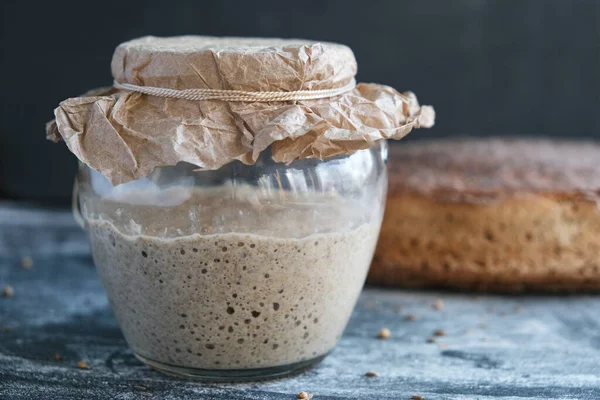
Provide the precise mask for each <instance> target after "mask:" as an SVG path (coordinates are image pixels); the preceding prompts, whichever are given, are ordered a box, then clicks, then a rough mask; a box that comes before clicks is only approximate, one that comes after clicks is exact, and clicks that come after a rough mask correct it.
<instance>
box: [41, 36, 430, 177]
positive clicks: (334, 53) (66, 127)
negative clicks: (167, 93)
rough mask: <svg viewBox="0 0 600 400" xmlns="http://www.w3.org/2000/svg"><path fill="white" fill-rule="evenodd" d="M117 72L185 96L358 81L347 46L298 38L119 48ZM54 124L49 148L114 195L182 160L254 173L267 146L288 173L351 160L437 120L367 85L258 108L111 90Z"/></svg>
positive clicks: (402, 97)
mask: <svg viewBox="0 0 600 400" xmlns="http://www.w3.org/2000/svg"><path fill="white" fill-rule="evenodd" d="M240 46H253V47H249V48H246V47H244V48H241V47H240ZM111 66H112V71H113V76H114V78H115V80H117V81H118V82H122V83H132V84H136V85H147V86H156V87H166V88H173V89H179V90H183V89H192V88H211V89H226V90H227V89H228V90H247V91H276V90H278V91H290V90H317V89H330V88H334V87H338V86H341V85H344V84H346V83H348V82H349V81H350V80H351V79H352V78H353V77H354V75H355V74H356V62H355V60H354V55H353V54H352V51H351V50H350V49H349V48H348V47H346V46H342V45H337V44H331V43H311V42H308V41H301V40H293V39H288V40H278V39H239V38H226V39H224V38H211V37H208V38H207V37H180V38H153V37H146V38H141V39H136V40H133V41H131V42H126V43H124V44H122V45H120V46H119V47H118V48H117V49H116V51H115V54H114V56H113V61H112V65H111ZM54 114H55V121H52V122H51V123H49V124H48V126H47V137H48V139H50V140H53V141H59V140H60V139H62V140H64V141H65V143H66V144H67V146H68V148H69V149H70V150H71V152H73V154H75V155H76V156H77V157H78V158H79V160H80V161H82V162H84V163H85V164H87V165H88V166H90V167H91V168H92V169H94V170H96V171H98V172H100V173H101V174H103V175H104V176H106V177H107V178H108V179H109V181H110V182H111V183H112V184H113V185H118V184H121V183H126V182H129V181H132V180H136V179H139V178H142V177H144V176H146V175H148V174H149V173H151V172H152V171H153V170H154V169H155V168H157V167H161V166H172V165H175V164H177V163H178V162H188V163H191V164H194V165H197V166H198V167H199V168H201V169H218V168H220V167H222V166H223V165H225V164H227V163H230V162H232V161H234V160H239V161H241V162H243V163H245V164H249V165H250V164H253V163H254V162H256V160H257V159H258V157H259V155H260V154H261V152H263V151H265V150H266V149H267V148H269V147H270V148H271V152H272V157H273V159H274V160H275V161H276V162H282V163H290V162H292V161H294V160H297V159H301V158H306V157H314V158H319V159H324V158H327V157H332V156H339V155H344V154H350V153H352V152H354V151H356V150H360V149H366V148H369V147H371V146H372V145H373V143H374V142H375V141H377V140H381V139H401V138H402V137H404V136H406V135H407V134H408V133H409V132H410V131H411V130H412V129H413V128H420V127H430V126H432V125H433V123H434V120H435V113H434V111H433V108H431V107H428V106H419V103H418V102H417V98H416V96H415V95H414V94H413V93H411V92H406V93H404V94H400V93H398V92H397V91H396V90H394V89H393V88H391V87H388V86H385V85H378V84H364V83H363V84H358V85H357V86H356V88H355V89H353V90H352V91H349V92H347V93H345V94H343V95H340V96H337V97H332V98H325V99H317V100H306V101H294V102H291V101H290V102H251V103H250V102H222V101H218V100H204V101H189V100H183V99H172V98H160V97H153V96H146V95H143V94H139V93H132V92H124V91H117V90H114V89H111V88H102V89H96V90H93V91H91V92H88V93H86V94H85V95H83V96H81V97H75V98H70V99H67V100H65V101H63V102H61V103H60V105H59V106H58V108H56V109H55V111H54Z"/></svg>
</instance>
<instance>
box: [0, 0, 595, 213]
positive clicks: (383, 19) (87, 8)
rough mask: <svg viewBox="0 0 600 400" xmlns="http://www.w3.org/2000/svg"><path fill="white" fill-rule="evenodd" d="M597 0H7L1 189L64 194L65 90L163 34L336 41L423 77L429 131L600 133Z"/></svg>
mask: <svg viewBox="0 0 600 400" xmlns="http://www.w3.org/2000/svg"><path fill="white" fill-rule="evenodd" d="M599 14H600V1H595V0H452V1H447V0H404V1H400V0H398V1H394V0H388V1H384V0H369V1H361V0H346V1H342V0H340V1H325V0H320V1H316V0H315V1H308V0H303V1H295V2H287V1H267V0H254V1H242V0H240V1H217V0H215V1H198V0H196V1H193V0H187V1H164V0H143V1H142V0H127V1H126V0H121V1H111V0H103V1H97V2H87V1H62V2H58V3H57V2H53V1H37V2H36V1H13V0H2V1H1V2H0V15H1V23H0V29H1V33H0V79H1V85H0V89H1V98H2V104H1V107H0V110H1V111H0V197H2V196H4V197H9V198H17V199H29V200H35V201H38V202H47V203H50V202H52V203H66V202H67V201H68V197H69V194H70V190H71V184H72V179H73V174H74V169H75V164H76V163H75V158H74V157H73V156H72V155H71V154H70V153H69V152H68V151H67V150H66V147H65V146H64V144H59V145H56V144H52V143H50V142H47V141H46V140H45V138H44V135H45V133H44V124H45V122H47V121H48V120H50V119H52V117H53V114H52V110H53V108H54V107H55V106H56V105H57V104H58V102H60V101H61V100H63V99H65V98H67V97H71V96H76V95H78V94H80V93H82V92H84V91H86V90H87V89H89V88H93V87H98V86H105V85H108V84H110V82H111V81H112V79H111V76H110V59H111V56H112V52H113V49H114V47H115V46H116V45H117V44H119V43H120V42H122V41H125V40H128V39H131V38H134V37H137V36H142V35H147V34H154V35H157V36H165V35H177V34H204V35H239V36H282V37H305V38H310V39H322V40H327V41H336V42H341V43H345V44H347V45H349V46H350V47H352V49H353V50H354V52H355V53H356V58H357V59H358V63H359V73H358V79H359V80H360V81H367V82H369V81H371V82H381V83H386V84H389V85H391V86H394V87H395V88H397V89H398V90H409V89H410V90H413V91H414V92H416V93H417V95H418V96H419V99H420V100H421V102H423V103H426V104H432V105H434V106H435V107H436V110H437V113H438V123H437V125H436V127H435V128H434V129H432V130H430V131H424V130H423V131H418V132H415V133H414V134H413V139H414V138H416V137H417V136H419V137H422V138H431V137H440V136H452V135H478V136H487V135H503V134H511V135H515V134H528V135H545V136H568V137H598V136H599V135H600V130H599V128H600V113H599V112H598V111H597V107H598V105H599V101H598V92H599V90H600V77H599V74H600V69H599V67H600V51H599V50H600V34H599V29H600V28H599V25H598V22H599V16H600V15H599Z"/></svg>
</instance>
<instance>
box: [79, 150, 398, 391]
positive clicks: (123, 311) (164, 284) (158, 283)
mask: <svg viewBox="0 0 600 400" xmlns="http://www.w3.org/2000/svg"><path fill="white" fill-rule="evenodd" d="M386 157H387V145H386V142H385V140H380V141H378V142H376V143H375V145H374V146H373V147H372V148H370V149H367V150H360V151H356V152H354V153H353V154H350V155H347V156H343V157H338V158H329V159H326V160H324V161H320V160H315V159H301V160H298V161H294V162H292V163H291V164H289V165H285V164H278V163H275V162H273V161H272V160H271V157H270V154H269V153H268V152H265V153H263V154H261V156H260V159H259V160H258V162H257V163H256V164H255V165H252V166H248V165H244V164H242V163H240V162H238V161H235V162H233V163H230V164H228V165H226V166H224V167H222V168H220V169H218V170H215V171H204V170H198V169H197V167H195V166H193V165H191V164H185V163H179V164H177V165H176V166H171V167H161V168H158V169H156V170H154V172H152V173H151V174H150V175H148V176H147V177H145V178H142V179H138V180H136V181H132V182H129V183H125V184H121V185H118V186H114V187H113V186H112V185H111V184H110V183H109V181H108V180H107V179H106V178H105V177H104V176H103V175H101V174H99V173H98V172H95V171H93V170H92V169H90V168H89V167H87V166H86V165H85V164H80V168H79V173H78V177H77V187H78V195H79V205H80V207H81V213H82V216H83V220H84V222H85V228H86V230H87V233H88V235H89V238H90V242H91V247H92V253H93V258H94V262H95V264H96V266H97V269H98V273H99V275H100V277H101V279H102V282H103V285H104V287H105V289H106V292H107V295H108V298H109V301H110V304H111V307H112V309H113V311H114V314H115V316H116V318H117V320H118V322H119V325H120V327H121V329H122V331H123V334H124V336H125V338H126V340H127V342H128V344H129V345H130V346H131V348H132V349H133V351H134V353H135V355H136V356H137V357H138V358H139V359H140V360H142V361H143V362H145V363H147V364H149V365H150V366H152V367H154V368H156V369H158V370H160V371H163V372H166V373H170V374H175V375H179V376H185V377H193V378H200V379H202V378H204V379H210V380H236V379H253V378H265V377H273V376H279V375H283V374H286V373H289V372H291V371H294V370H297V369H301V368H304V367H307V366H309V365H312V364H314V363H315V362H318V361H320V360H321V359H323V358H324V357H325V356H326V355H327V353H329V352H330V351H331V350H332V349H333V347H334V346H335V344H336V342H337V340H338V339H339V338H340V337H341V335H342V332H343V330H344V328H345V326H346V324H347V323H348V320H349V318H350V315H351V313H352V309H353V307H354V305H355V303H356V300H357V298H358V295H359V293H360V291H361V288H362V286H363V283H364V280H365V277H366V274H367V270H368V268H369V265H370V262H371V259H372V256H373V252H374V248H375V244H376V241H377V237H378V234H379V229H380V224H381V219H382V215H383V209H384V207H383V206H384V201H385V194H386V188H387V174H386V167H385V161H386Z"/></svg>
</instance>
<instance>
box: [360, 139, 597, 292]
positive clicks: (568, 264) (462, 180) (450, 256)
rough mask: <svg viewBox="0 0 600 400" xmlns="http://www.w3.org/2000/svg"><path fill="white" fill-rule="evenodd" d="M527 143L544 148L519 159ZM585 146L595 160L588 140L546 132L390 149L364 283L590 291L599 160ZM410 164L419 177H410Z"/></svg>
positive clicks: (593, 277)
mask: <svg viewBox="0 0 600 400" xmlns="http://www.w3.org/2000/svg"><path fill="white" fill-rule="evenodd" d="M590 146H591V147H590ZM400 147H401V146H399V147H398V148H400ZM498 147H500V148H498ZM536 147H537V148H540V147H541V148H542V150H543V152H538V155H537V156H536V155H535V154H534V155H531V156H530V157H529V158H528V159H527V160H523V159H522V157H523V155H524V154H525V153H527V152H531V150H532V149H534V148H536ZM511 148H513V149H515V151H514V152H510V151H509V150H510V149H511ZM411 149H412V150H414V151H411ZM415 149H416V150H415ZM523 150H526V152H525V153H524V151H523ZM577 154H579V155H580V157H579V158H578V159H574V158H577V157H576V155H577ZM459 155H462V156H463V157H464V159H463V160H460V159H459V157H458V156H459ZM593 155H595V157H596V160H600V147H598V145H597V144H595V143H585V142H583V143H581V142H552V141H547V140H545V141H540V140H500V139H492V140H481V139H479V140H472V141H465V140H461V141H436V142H426V143H416V144H410V145H408V146H405V148H403V149H401V150H395V149H392V151H391V152H390V190H389V192H388V201H387V205H386V215H385V218H384V222H383V225H382V230H381V235H380V239H379V242H378V245H377V250H376V254H375V258H374V261H373V266H372V268H371V271H370V273H369V277H368V282H369V283H372V284H379V285H385V286H403V287H445V288H453V289H459V290H476V291H493V292H522V291H541V292H547V291H598V290H599V289H600V212H599V208H598V203H597V199H596V196H597V193H598V188H600V182H599V180H600V171H598V169H599V167H597V166H596V164H598V165H600V162H596V163H592V157H591V156H593ZM559 156H561V157H563V158H560V159H559V158H556V160H555V161H553V160H554V157H559ZM444 157H446V159H445V161H444ZM569 157H570V159H569ZM440 159H442V161H439V160H440ZM436 160H438V161H436ZM408 165H410V167H407V166H408ZM405 167H406V168H405ZM419 167H422V170H421V172H420V176H421V179H420V180H419V179H413V178H414V176H412V177H411V178H410V179H409V178H408V177H409V172H410V171H418V170H419ZM523 169H527V170H526V171H523ZM399 171H402V172H399ZM596 172H598V174H595V175H594V174H593V173H596ZM417 175H418V173H417ZM592 175H594V176H592ZM509 177H512V178H509ZM419 182H423V184H419Z"/></svg>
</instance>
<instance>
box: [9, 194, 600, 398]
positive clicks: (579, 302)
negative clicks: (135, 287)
mask: <svg viewBox="0 0 600 400" xmlns="http://www.w3.org/2000/svg"><path fill="white" fill-rule="evenodd" d="M25 256H29V257H31V258H32V260H33V266H32V267H31V268H29V269H26V268H23V267H22V265H21V262H22V258H23V257H25ZM7 284H10V285H11V286H12V287H13V288H14V295H13V296H12V297H2V296H0V399H46V398H47V399H144V398H147V397H144V395H143V394H142V392H140V391H138V390H136V389H135V388H134V386H136V385H141V386H145V387H147V390H146V391H147V392H149V393H152V395H153V397H152V398H155V399H295V398H296V395H297V393H298V392H300V391H306V392H308V393H311V394H313V396H314V397H313V399H315V400H317V399H409V398H410V397H411V396H412V395H422V396H423V397H424V399H524V398H533V399H594V398H600V297H596V296H589V295H586V296H568V297H560V296H551V297H550V296H526V297H524V296H521V297H502V296H473V295H464V294H450V293H432V292H415V291H410V292H409V291H383V290H377V289H367V290H365V291H364V293H363V295H362V297H361V298H360V301H359V304H358V306H357V308H356V310H355V312H354V315H353V316H352V319H351V321H350V324H349V326H348V328H347V330H346V332H345V334H344V336H343V338H342V339H341V341H340V343H339V345H338V346H337V348H336V349H335V351H334V352H333V353H332V354H331V355H330V356H329V357H327V358H326V359H325V360H324V361H323V362H322V363H321V364H320V365H319V366H317V367H315V368H313V369H311V370H309V371H307V372H304V373H302V374H300V375H296V376H293V377H290V378H284V379H278V380H272V381H265V382H258V383H245V384H205V383H196V382H186V381H182V380H178V379H175V378H170V377H167V376H164V375H161V374H159V373H158V372H155V371H152V370H150V369H149V368H147V367H145V366H144V365H143V364H141V363H140V362H139V361H137V360H136V359H135V358H134V356H133V354H132V353H131V351H130V350H129V349H128V348H127V345H126V343H125V341H124V339H123V337H122V336H121V333H120V331H119V328H118V326H117V324H116V322H115V320H114V318H113V316H112V314H111V311H110V309H109V307H108V302H107V300H106V298H105V297H104V292H103V289H102V286H101V284H100V282H99V280H98V278H97V276H96V273H95V271H94V267H93V265H92V260H91V257H90V254H89V248H88V245H87V242H86V239H85V235H84V234H83V232H82V231H81V230H80V229H79V228H78V227H77V226H76V225H75V224H74V222H73V221H72V219H71V217H70V215H69V214H68V213H66V212H49V211H42V210H36V209H32V208H24V207H19V206H17V205H15V204H10V203H5V204H1V203H0V287H4V286H5V285H7ZM437 299H441V300H442V301H443V305H444V306H443V308H442V309H440V310H438V309H436V308H435V307H433V304H434V303H435V301H436V300H437ZM409 313H410V314H413V315H414V316H415V317H416V318H415V320H414V321H407V320H405V316H406V315H407V314H409ZM383 327H387V328H389V329H390V330H391V337H390V338H389V339H387V340H380V339H377V333H378V331H379V330H380V329H381V328H383ZM437 329H443V330H444V331H445V336H442V337H437V338H436V342H435V343H427V338H429V337H431V336H432V335H433V332H434V331H435V330H437ZM56 353H58V354H60V355H61V356H62V359H61V360H58V361H57V360H55V359H54V357H55V354H56ZM80 360H84V361H86V363H87V364H88V366H89V369H87V370H82V369H78V368H76V364H77V362H78V361H80ZM367 371H376V372H377V373H378V374H379V376H378V377H373V378H369V377H366V376H365V372H367Z"/></svg>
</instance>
